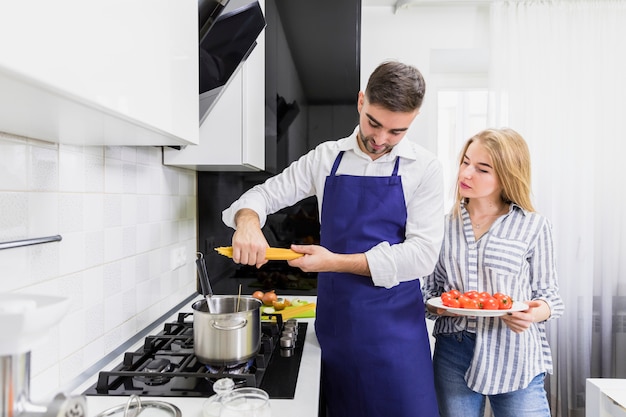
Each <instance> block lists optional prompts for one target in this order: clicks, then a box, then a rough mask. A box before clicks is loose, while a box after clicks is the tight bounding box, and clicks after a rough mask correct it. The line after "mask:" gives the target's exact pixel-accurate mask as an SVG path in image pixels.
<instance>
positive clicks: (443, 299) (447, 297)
mask: <svg viewBox="0 0 626 417" xmlns="http://www.w3.org/2000/svg"><path fill="white" fill-rule="evenodd" d="M449 300H454V297H452V295H450V293H449V292H444V293H443V294H441V302H442V303H443V305H444V306H445V305H446V302H447V301H449Z"/></svg>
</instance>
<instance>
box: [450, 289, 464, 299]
mask: <svg viewBox="0 0 626 417" xmlns="http://www.w3.org/2000/svg"><path fill="white" fill-rule="evenodd" d="M448 294H450V295H451V296H452V298H459V297H460V296H461V291H459V290H450V291H448Z"/></svg>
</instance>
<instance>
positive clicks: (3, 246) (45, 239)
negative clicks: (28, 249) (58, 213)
mask: <svg viewBox="0 0 626 417" xmlns="http://www.w3.org/2000/svg"><path fill="white" fill-rule="evenodd" d="M61 239H62V238H61V235H54V236H46V237H36V238H32V239H23V240H14V241H12V242H0V249H11V248H19V247H22V246H30V245H39V244H42V243H49V242H59V241H60V240H61Z"/></svg>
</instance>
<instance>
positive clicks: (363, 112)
mask: <svg viewBox="0 0 626 417" xmlns="http://www.w3.org/2000/svg"><path fill="white" fill-rule="evenodd" d="M358 109H359V137H358V139H359V147H360V148H361V150H362V151H363V152H365V153H367V154H368V155H369V156H370V157H371V158H372V159H373V160H376V159H378V158H380V157H381V156H382V155H384V154H385V153H387V152H390V151H391V149H392V148H393V147H394V146H395V145H397V144H398V143H399V142H400V141H401V140H402V138H404V135H405V134H406V131H407V130H408V128H409V126H410V125H411V123H412V122H413V120H414V119H415V117H416V116H417V115H418V114H419V110H415V111H413V112H408V113H405V112H394V111H390V110H387V109H385V108H383V107H381V106H378V105H374V104H370V103H369V102H368V101H367V99H366V98H365V95H364V94H363V92H361V93H359V105H358Z"/></svg>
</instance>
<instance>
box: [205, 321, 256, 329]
mask: <svg viewBox="0 0 626 417" xmlns="http://www.w3.org/2000/svg"><path fill="white" fill-rule="evenodd" d="M246 324H248V320H246V319H241V321H240V322H239V323H237V324H235V325H232V326H224V325H222V324H220V323H219V322H218V321H217V320H213V321H212V322H211V325H212V326H213V327H214V328H216V329H217V330H237V329H241V328H244V327H246Z"/></svg>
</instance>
